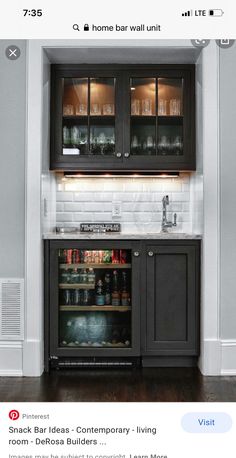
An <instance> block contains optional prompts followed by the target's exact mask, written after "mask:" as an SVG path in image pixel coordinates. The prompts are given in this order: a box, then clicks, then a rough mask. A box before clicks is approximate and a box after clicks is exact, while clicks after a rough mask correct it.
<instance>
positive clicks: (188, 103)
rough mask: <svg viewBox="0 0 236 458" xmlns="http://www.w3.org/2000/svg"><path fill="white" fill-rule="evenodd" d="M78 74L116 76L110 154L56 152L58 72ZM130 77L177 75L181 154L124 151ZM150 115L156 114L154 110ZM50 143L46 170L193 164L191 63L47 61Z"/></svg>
mask: <svg viewBox="0 0 236 458" xmlns="http://www.w3.org/2000/svg"><path fill="white" fill-rule="evenodd" d="M80 77H88V78H100V77H111V78H115V79H116V87H115V100H116V114H115V138H116V150H115V155H114V156H102V155H99V156H94V155H87V156H78V157H75V156H63V154H62V84H61V78H80ZM136 77H137V78H138V77H146V78H151V77H155V78H158V77H160V78H165V77H166V78H183V80H184V90H183V148H184V149H183V155H180V156H161V155H155V156H149V155H147V156H144V155H143V156H142V155H138V156H135V155H132V154H130V118H131V116H130V78H136ZM156 119H158V117H157V116H156ZM172 121H173V122H174V120H172ZM156 122H158V120H157V121H156ZM50 149H51V159H50V168H51V169H52V170H64V171H81V172H112V171H114V172H135V171H144V172H152V171H161V170H162V171H165V170H166V171H181V170H183V171H184V170H195V169H196V160H195V65H110V64H104V65H62V64H56V65H52V66H51V148H50ZM120 154H121V156H120Z"/></svg>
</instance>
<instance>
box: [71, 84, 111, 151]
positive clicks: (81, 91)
mask: <svg viewBox="0 0 236 458" xmlns="http://www.w3.org/2000/svg"><path fill="white" fill-rule="evenodd" d="M62 84H63V99H62V104H63V118H62V145H63V148H62V154H63V155H77V156H79V155H81V156H84V155H100V156H112V155H114V154H115V143H116V135H115V78H64V79H63V82H62Z"/></svg>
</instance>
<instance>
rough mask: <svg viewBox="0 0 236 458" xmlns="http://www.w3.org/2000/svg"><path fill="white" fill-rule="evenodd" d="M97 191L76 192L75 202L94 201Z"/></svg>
mask: <svg viewBox="0 0 236 458" xmlns="http://www.w3.org/2000/svg"><path fill="white" fill-rule="evenodd" d="M97 195H98V194H97V193H93V192H89V191H88V192H74V201H75V202H77V201H78V202H93V200H95V199H96V196H97Z"/></svg>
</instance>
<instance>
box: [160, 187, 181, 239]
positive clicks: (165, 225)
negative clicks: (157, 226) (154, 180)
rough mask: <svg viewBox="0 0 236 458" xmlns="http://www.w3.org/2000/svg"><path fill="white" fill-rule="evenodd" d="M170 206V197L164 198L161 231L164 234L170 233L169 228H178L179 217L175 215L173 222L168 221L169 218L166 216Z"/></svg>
mask: <svg viewBox="0 0 236 458" xmlns="http://www.w3.org/2000/svg"><path fill="white" fill-rule="evenodd" d="M167 205H169V196H164V197H163V199H162V223H161V231H162V232H168V227H173V226H177V222H176V220H177V215H176V213H174V222H173V223H172V221H167V216H166V207H167Z"/></svg>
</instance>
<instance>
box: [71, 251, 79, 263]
mask: <svg viewBox="0 0 236 458" xmlns="http://www.w3.org/2000/svg"><path fill="white" fill-rule="evenodd" d="M72 263H73V264H78V263H79V250H77V249H76V248H75V249H74V250H72Z"/></svg>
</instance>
